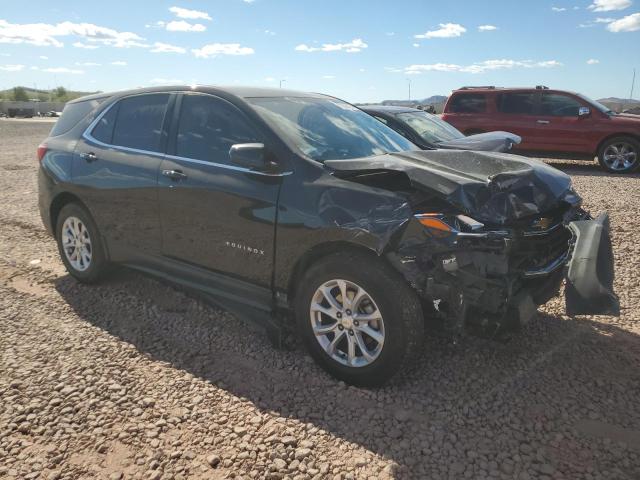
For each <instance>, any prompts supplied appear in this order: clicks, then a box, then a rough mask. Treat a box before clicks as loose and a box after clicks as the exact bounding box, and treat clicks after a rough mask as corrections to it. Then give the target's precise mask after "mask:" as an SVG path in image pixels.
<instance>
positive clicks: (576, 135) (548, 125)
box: [536, 92, 593, 152]
mask: <svg viewBox="0 0 640 480" xmlns="http://www.w3.org/2000/svg"><path fill="white" fill-rule="evenodd" d="M583 106H586V104H584V103H582V102H581V101H579V100H578V99H577V98H575V97H573V96H571V95H567V94H564V93H553V92H552V93H547V92H543V93H542V98H541V101H540V108H539V110H538V115H536V125H537V128H538V131H539V136H540V137H543V138H544V145H543V148H541V149H542V150H547V151H553V152H590V148H589V140H588V137H587V136H588V134H589V131H590V128H589V124H590V123H591V122H593V118H592V117H591V116H584V117H581V116H579V115H578V112H579V110H580V107H583Z"/></svg>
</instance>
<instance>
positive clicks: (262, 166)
mask: <svg viewBox="0 0 640 480" xmlns="http://www.w3.org/2000/svg"><path fill="white" fill-rule="evenodd" d="M229 157H230V158H231V162H232V163H234V164H235V165H238V166H239V167H243V168H248V169H249V170H258V171H264V170H266V169H267V160H266V156H265V149H264V144H263V143H237V144H235V145H232V146H231V148H230V149H229Z"/></svg>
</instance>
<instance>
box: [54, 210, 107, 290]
mask: <svg viewBox="0 0 640 480" xmlns="http://www.w3.org/2000/svg"><path fill="white" fill-rule="evenodd" d="M67 222H69V223H67ZM74 225H75V227H76V228H73V226H74ZM63 230H65V231H63ZM78 232H79V233H80V234H78ZM87 238H88V240H89V243H88V244H87V241H86V239H87ZM68 239H72V240H73V239H76V240H77V241H75V242H74V245H75V247H73V250H70V249H71V248H72V247H69V246H68V245H69V244H68V243H67V240H68ZM78 239H80V240H78ZM56 240H57V242H58V252H59V253H60V258H61V259H62V262H63V263H64V266H65V267H66V268H67V272H69V274H70V275H71V276H72V277H74V278H75V279H76V280H78V281H80V282H82V283H96V282H98V281H99V280H100V279H101V278H102V276H103V275H104V274H105V273H106V271H107V269H108V261H107V257H106V254H105V250H104V246H103V243H102V237H101V236H100V232H99V231H98V227H97V226H96V224H95V222H94V221H93V218H92V217H91V214H90V213H89V212H88V211H87V210H86V209H85V208H84V207H82V206H80V205H78V204H77V203H68V204H67V205H65V206H64V207H62V209H61V210H60V213H59V214H58V218H57V220H56ZM78 242H80V243H78ZM79 244H81V245H82V246H83V247H84V252H85V253H87V254H88V255H75V256H74V255H73V253H68V251H72V252H73V251H75V252H79V251H82V250H79V249H78V247H77V245H79ZM65 246H66V249H65ZM87 258H89V260H88V261H87Z"/></svg>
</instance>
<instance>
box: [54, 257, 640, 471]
mask: <svg viewBox="0 0 640 480" xmlns="http://www.w3.org/2000/svg"><path fill="white" fill-rule="evenodd" d="M55 287H56V289H57V291H58V292H59V294H60V295H61V296H62V297H63V298H64V299H65V300H66V302H67V303H68V304H69V305H70V306H71V308H73V310H74V311H75V312H76V314H77V315H78V316H79V317H80V318H81V319H83V320H84V321H86V322H88V323H89V324H92V325H94V326H95V327H98V328H99V329H101V330H103V331H105V332H107V333H109V334H110V335H113V336H115V337H117V338H119V339H120V340H122V341H123V342H126V343H128V344H131V345H133V346H135V347H136V349H137V350H138V351H139V352H140V353H141V354H143V355H145V356H148V357H149V358H151V359H152V360H157V361H161V362H166V363H167V364H170V365H171V366H172V367H173V368H176V369H180V370H183V371H186V372H189V373H191V374H193V375H194V376H196V377H198V378H200V379H202V380H204V381H205V382H208V383H210V384H212V385H215V386H216V387H218V388H222V389H224V390H226V391H228V392H229V393H231V394H233V395H236V396H238V397H244V398H246V399H248V400H250V401H251V402H252V403H253V404H254V405H255V406H256V407H257V408H258V409H260V410H261V411H262V412H263V413H264V412H269V413H270V414H275V415H279V416H282V417H288V418H293V419H297V420H299V421H300V422H302V423H304V424H312V425H313V426H316V427H319V428H321V429H323V430H325V431H327V432H330V433H331V434H333V435H335V436H337V437H339V438H342V439H344V440H346V441H349V442H353V443H355V444H358V445H360V446H362V447H364V448H366V449H368V450H370V451H372V452H375V453H377V454H379V455H382V456H384V457H385V458H388V459H391V460H393V461H394V462H395V464H396V467H397V468H396V471H395V473H396V475H397V476H399V477H420V476H422V475H423V474H424V472H425V471H428V470H424V469H425V468H427V467H426V465H427V463H429V462H437V463H438V464H442V465H451V464H452V462H462V464H463V465H464V463H465V462H466V461H467V460H468V457H467V455H472V454H473V455H482V456H483V457H485V458H488V459H495V458H501V457H503V456H504V452H507V453H508V454H509V455H511V454H513V455H517V456H518V458H519V459H520V460H521V461H522V462H526V461H529V462H540V461H545V462H548V463H550V464H551V465H553V466H554V468H558V469H560V470H561V471H563V472H564V473H565V474H569V478H572V475H571V472H577V471H583V469H584V464H585V462H586V463H591V464H593V466H594V467H598V468H601V467H602V465H604V464H607V465H608V462H609V458H608V457H606V455H603V454H599V453H597V452H596V453H594V452H592V451H591V449H597V448H601V447H602V448H604V447H603V446H602V445H603V444H602V443H601V442H604V441H606V439H610V437H611V435H610V434H608V433H607V431H612V432H614V433H615V432H618V433H617V435H620V433H619V431H620V429H622V430H623V431H624V432H625V433H626V434H627V435H631V437H632V438H633V439H635V440H637V441H638V442H639V443H638V444H639V445H640V433H638V432H640V425H639V424H638V419H640V408H639V407H638V402H637V398H638V396H639V395H640V381H639V378H638V376H637V372H638V371H639V368H640V337H638V336H637V335H634V334H632V333H630V332H628V331H625V330H623V329H620V328H618V327H615V326H612V325H610V324H607V323H600V322H598V321H594V320H586V319H581V320H572V319H568V318H566V317H561V316H558V315H553V314H550V313H539V315H538V317H537V318H536V319H535V320H534V321H532V323H531V324H530V325H528V326H527V327H526V328H525V329H524V330H523V331H522V332H520V333H519V334H518V335H515V336H514V337H513V338H511V339H510V340H509V341H506V342H496V341H491V340H483V339H478V338H466V337H465V338H462V339H461V340H460V341H459V342H457V343H454V342H452V341H451V340H450V339H449V338H446V337H442V336H440V335H432V336H429V337H428V338H427V340H426V345H425V349H424V352H423V354H422V356H421V357H420V358H419V359H417V360H416V365H415V369H414V370H413V371H412V372H411V373H407V374H405V375H401V376H400V377H398V378H397V379H395V380H394V381H393V382H391V383H390V384H388V385H386V386H385V387H383V388H380V389H377V390H367V389H360V388H354V387H349V386H346V385H344V384H343V383H341V382H338V381H336V380H334V379H332V378H331V377H329V376H328V375H326V374H325V373H324V372H323V371H322V370H320V369H319V368H318V367H317V366H316V365H315V364H314V363H313V362H312V361H311V360H310V359H309V357H308V356H307V355H306V354H305V353H304V352H303V351H302V349H301V348H295V349H293V350H289V351H283V350H275V349H273V348H272V347H271V345H270V344H269V342H268V340H267V338H266V335H264V333H263V332H262V331H261V330H260V329H259V328H256V327H254V326H253V325H252V324H251V323H249V322H246V321H243V320H239V319H236V318H235V317H233V316H232V315H230V314H228V313H224V312H222V311H221V310H219V309H217V308H215V307H212V306H209V305H207V304H205V303H204V302H202V301H201V300H199V299H197V298H193V297H191V296H189V295H188V294H185V293H183V292H181V291H179V290H177V289H175V288H173V287H171V286H168V285H165V284H163V283H160V282H158V281H156V280H153V279H150V278H147V277H145V276H143V275H140V274H137V273H135V272H131V271H128V270H124V269H123V270H118V271H117V272H115V273H114V274H113V275H111V276H110V278H109V279H108V280H107V281H106V282H104V283H103V284H101V285H97V286H86V285H81V284H78V283H76V282H75V281H74V280H73V279H71V277H69V276H65V277H61V278H59V279H58V280H57V281H56V282H55ZM558 305H559V301H558ZM558 305H556V307H557V306H558ZM552 307H553V305H552ZM212 408H215V405H212ZM584 422H591V423H584ZM593 422H596V423H595V424H594V423H593ZM584 425H586V426H584ZM594 425H595V426H594ZM598 425H600V427H599V426H598ZM582 426H584V428H583V427H582ZM607 428H609V430H607ZM616 429H618V430H616ZM536 438H538V439H541V440H543V441H545V442H546V443H545V444H539V442H538V440H536ZM627 440H628V439H627ZM522 442H527V443H529V444H531V448H532V449H534V452H533V453H531V454H530V455H529V454H526V453H523V452H521V451H519V449H520V445H521V443H522ZM536 449H538V450H537V452H536ZM469 451H471V452H472V454H471V453H466V454H465V452H469ZM585 452H588V454H585ZM585 455H586V457H585ZM469 458H470V457H469ZM585 458H589V460H588V461H585ZM527 459H529V460H527ZM611 461H613V460H611ZM614 464H615V462H614ZM447 468H448V467H447ZM445 471H446V469H445ZM460 473H461V472H460ZM637 473H640V472H637Z"/></svg>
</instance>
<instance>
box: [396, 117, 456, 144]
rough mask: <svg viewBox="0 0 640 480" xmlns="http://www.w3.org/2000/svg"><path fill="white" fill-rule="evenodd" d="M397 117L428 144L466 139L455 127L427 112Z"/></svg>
mask: <svg viewBox="0 0 640 480" xmlns="http://www.w3.org/2000/svg"><path fill="white" fill-rule="evenodd" d="M396 117H397V118H398V120H401V121H402V122H404V123H406V124H407V125H409V126H410V127H411V128H413V129H414V130H415V131H416V133H417V134H418V135H420V137H422V138H423V139H424V140H426V141H427V142H428V143H440V142H446V141H449V140H455V139H456V138H462V137H464V135H463V134H462V132H460V131H459V130H458V129H456V128H455V127H453V126H451V125H449V124H448V123H447V122H445V121H444V120H440V119H439V118H438V117H436V116H435V115H430V114H428V113H425V112H406V113H399V114H398V115H396Z"/></svg>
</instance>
